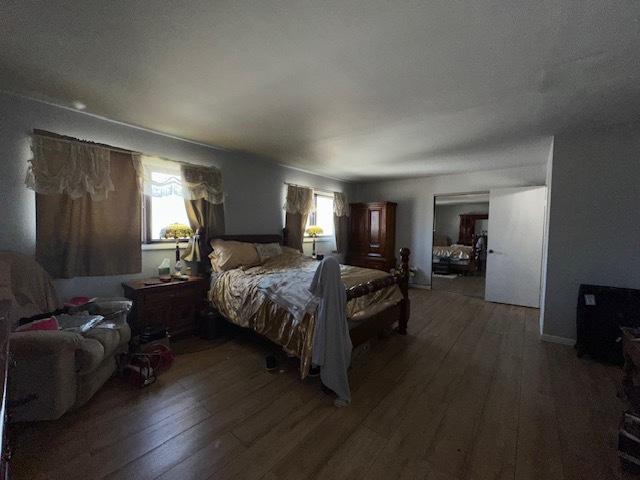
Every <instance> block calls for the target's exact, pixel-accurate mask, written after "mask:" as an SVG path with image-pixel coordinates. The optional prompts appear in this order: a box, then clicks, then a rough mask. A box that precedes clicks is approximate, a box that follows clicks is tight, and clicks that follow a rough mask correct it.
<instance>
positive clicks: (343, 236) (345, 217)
mask: <svg viewBox="0 0 640 480" xmlns="http://www.w3.org/2000/svg"><path fill="white" fill-rule="evenodd" d="M333 226H334V231H335V236H336V251H337V252H338V253H346V252H347V247H348V242H349V203H348V202H347V196H346V195H345V194H344V193H342V192H334V194H333Z"/></svg>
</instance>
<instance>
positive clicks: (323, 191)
mask: <svg viewBox="0 0 640 480" xmlns="http://www.w3.org/2000/svg"><path fill="white" fill-rule="evenodd" d="M283 183H284V184H285V185H290V186H292V187H301V188H310V189H311V190H313V191H314V192H319V193H323V194H331V195H333V194H335V193H336V192H332V191H331V190H327V189H325V188H316V187H309V186H308V185H298V184H297V183H291V182H283Z"/></svg>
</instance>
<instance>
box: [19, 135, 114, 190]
mask: <svg viewBox="0 0 640 480" xmlns="http://www.w3.org/2000/svg"><path fill="white" fill-rule="evenodd" d="M31 150H32V151H33V158H32V159H31V160H29V170H28V171H27V177H26V179H25V183H26V185H27V187H28V188H30V189H32V190H34V191H35V192H37V193H40V194H43V195H55V194H63V193H64V194H67V195H69V197H71V198H72V199H78V198H81V197H83V196H84V195H85V194H89V195H90V196H91V199H92V200H93V201H100V200H105V199H106V198H108V195H109V192H113V191H114V190H115V188H114V186H113V183H112V182H111V160H110V150H109V149H107V148H104V147H101V146H96V145H89V144H86V143H82V142H74V141H70V140H66V139H56V138H49V137H43V136H40V135H33V136H32V139H31Z"/></svg>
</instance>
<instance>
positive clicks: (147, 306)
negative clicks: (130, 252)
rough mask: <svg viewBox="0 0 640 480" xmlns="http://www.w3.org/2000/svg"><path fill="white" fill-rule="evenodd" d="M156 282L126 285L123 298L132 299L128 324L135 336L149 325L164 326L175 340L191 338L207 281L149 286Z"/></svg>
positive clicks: (137, 282) (173, 282)
mask: <svg viewBox="0 0 640 480" xmlns="http://www.w3.org/2000/svg"><path fill="white" fill-rule="evenodd" d="M152 281H157V278H156V279H146V280H133V281H131V282H127V283H123V284H122V287H123V288H124V295H125V296H126V297H127V298H128V299H130V300H133V308H132V310H131V313H130V314H129V325H130V327H131V330H132V332H133V334H134V335H136V334H138V333H140V332H141V331H142V330H143V329H144V328H145V327H147V326H158V325H162V326H164V327H166V328H167V330H168V331H169V334H170V335H171V336H173V337H179V336H184V335H189V334H191V333H193V331H194V330H195V328H196V320H197V316H198V314H199V312H200V311H201V310H202V308H203V306H204V303H205V295H206V290H207V288H208V286H207V281H206V279H204V278H201V277H190V278H189V280H173V281H171V282H169V283H156V284H153V285H147V284H146V283H149V282H152Z"/></svg>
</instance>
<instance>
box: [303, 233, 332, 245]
mask: <svg viewBox="0 0 640 480" xmlns="http://www.w3.org/2000/svg"><path fill="white" fill-rule="evenodd" d="M332 240H333V237H332V236H331V235H324V236H322V237H316V243H327V242H331V241H332ZM302 241H303V242H304V243H313V237H304V238H303V239H302Z"/></svg>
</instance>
